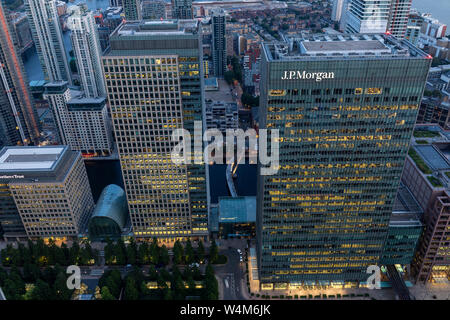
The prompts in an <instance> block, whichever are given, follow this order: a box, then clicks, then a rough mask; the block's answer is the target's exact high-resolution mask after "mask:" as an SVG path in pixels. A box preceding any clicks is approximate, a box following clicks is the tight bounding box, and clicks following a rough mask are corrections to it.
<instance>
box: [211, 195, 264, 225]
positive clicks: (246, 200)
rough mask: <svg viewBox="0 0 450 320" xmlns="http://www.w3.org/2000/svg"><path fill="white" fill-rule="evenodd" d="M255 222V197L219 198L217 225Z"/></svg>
mask: <svg viewBox="0 0 450 320" xmlns="http://www.w3.org/2000/svg"><path fill="white" fill-rule="evenodd" d="M227 222H228V223H238V222H242V223H245V222H256V197H235V198H232V197H221V198H219V223H227Z"/></svg>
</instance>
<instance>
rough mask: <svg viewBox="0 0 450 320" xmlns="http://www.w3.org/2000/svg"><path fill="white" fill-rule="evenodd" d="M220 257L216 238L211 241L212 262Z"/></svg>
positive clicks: (210, 253)
mask: <svg viewBox="0 0 450 320" xmlns="http://www.w3.org/2000/svg"><path fill="white" fill-rule="evenodd" d="M218 258H219V248H217V244H216V241H215V240H212V241H211V246H210V247H209V261H210V263H214V262H216V261H217V259H218Z"/></svg>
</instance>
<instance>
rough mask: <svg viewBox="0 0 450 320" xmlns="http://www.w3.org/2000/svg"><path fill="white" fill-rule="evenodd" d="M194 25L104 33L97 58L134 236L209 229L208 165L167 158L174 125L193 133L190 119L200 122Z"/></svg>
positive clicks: (153, 24)
mask: <svg viewBox="0 0 450 320" xmlns="http://www.w3.org/2000/svg"><path fill="white" fill-rule="evenodd" d="M199 28H200V27H199V22H198V21H195V20H182V21H178V22H177V21H145V22H140V23H138V22H135V23H125V24H122V26H121V27H119V28H118V29H116V31H115V32H114V33H113V34H112V35H111V37H110V43H111V46H110V50H109V51H108V52H106V53H105V55H104V56H103V59H102V60H103V68H104V75H105V80H106V89H107V92H108V100H109V103H110V108H111V114H112V118H113V127H114V132H115V137H116V141H117V147H118V151H119V157H120V162H121V168H122V175H123V178H124V185H125V191H126V194H127V200H128V206H129V210H130V217H131V222H132V225H133V231H134V235H135V236H136V237H138V238H141V237H158V238H175V237H194V236H206V235H207V233H208V207H207V203H208V189H207V184H208V183H207V180H206V170H207V168H206V166H205V164H187V165H177V164H175V163H173V162H172V159H171V152H172V150H173V147H174V145H175V143H174V142H172V141H171V135H172V131H173V130H175V129H179V128H184V129H187V130H189V132H191V134H192V133H194V121H201V122H203V127H205V120H204V119H203V113H204V106H203V101H204V100H203V74H202V43H201V37H200V31H199ZM194 134H195V133H194ZM198 134H199V135H200V134H201V133H198ZM194 156H196V157H200V158H202V154H200V155H199V154H195V155H194Z"/></svg>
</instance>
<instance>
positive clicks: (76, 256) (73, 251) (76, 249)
mask: <svg viewBox="0 0 450 320" xmlns="http://www.w3.org/2000/svg"><path fill="white" fill-rule="evenodd" d="M79 260H80V245H79V244H78V242H76V241H75V242H74V243H73V244H72V247H70V249H69V261H70V264H75V265H78V264H79V263H80V261H79Z"/></svg>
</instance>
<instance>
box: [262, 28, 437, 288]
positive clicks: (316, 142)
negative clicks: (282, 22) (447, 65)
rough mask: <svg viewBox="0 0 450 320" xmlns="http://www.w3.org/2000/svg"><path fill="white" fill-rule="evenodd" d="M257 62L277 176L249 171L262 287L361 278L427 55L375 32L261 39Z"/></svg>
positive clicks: (380, 237) (385, 209)
mask: <svg viewBox="0 0 450 320" xmlns="http://www.w3.org/2000/svg"><path fill="white" fill-rule="evenodd" d="M261 61H262V70H261V101H260V103H261V106H260V127H261V128H267V129H269V130H272V129H278V130H279V143H280V167H279V170H278V172H277V173H276V174H275V175H271V176H270V175H267V176H262V175H258V179H259V181H258V203H257V207H258V208H257V212H258V214H257V229H258V230H257V231H258V232H257V234H258V239H257V241H258V245H257V252H258V261H259V264H258V265H259V279H260V282H261V286H262V288H266V289H269V288H274V287H280V288H285V287H286V286H291V287H296V286H304V285H317V284H320V285H326V284H328V285H333V283H335V284H336V283H341V284H342V283H345V282H350V283H352V282H353V283H356V282H358V281H366V280H367V277H368V276H369V275H368V274H366V270H367V267H368V266H369V265H376V264H377V263H378V261H379V259H380V255H381V253H382V250H383V244H384V242H385V239H386V237H387V232H388V226H389V219H390V215H391V213H392V207H393V204H394V201H395V197H396V193H397V188H398V186H399V181H400V176H401V173H402V169H403V164H404V161H405V157H406V152H407V150H408V147H409V142H410V138H411V134H412V131H413V128H414V124H415V121H416V117H417V112H418V106H419V104H420V100H421V98H422V94H423V91H424V86H425V81H426V78H427V74H428V69H429V67H430V63H431V59H430V57H429V56H428V55H426V54H425V53H423V52H422V51H420V50H418V49H417V48H415V47H413V46H412V45H411V44H410V43H409V42H406V41H398V40H396V39H395V38H394V37H392V36H387V35H384V34H383V35H311V36H308V37H305V38H295V39H294V38H292V39H288V40H287V41H286V42H285V43H268V44H264V45H263V54H262V59H261ZM269 150H270V143H269Z"/></svg>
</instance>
